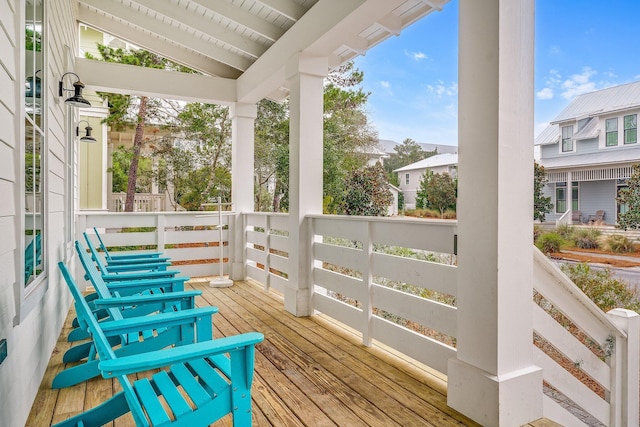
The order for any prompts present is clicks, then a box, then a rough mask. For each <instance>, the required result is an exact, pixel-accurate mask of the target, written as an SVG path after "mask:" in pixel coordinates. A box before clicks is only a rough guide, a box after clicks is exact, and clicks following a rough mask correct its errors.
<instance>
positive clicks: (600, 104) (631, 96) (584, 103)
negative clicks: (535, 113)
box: [551, 81, 640, 124]
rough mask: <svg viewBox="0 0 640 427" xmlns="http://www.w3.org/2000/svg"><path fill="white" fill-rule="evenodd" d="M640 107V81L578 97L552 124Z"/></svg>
mask: <svg viewBox="0 0 640 427" xmlns="http://www.w3.org/2000/svg"><path fill="white" fill-rule="evenodd" d="M636 107H640V81H639V82H633V83H627V84H624V85H620V86H613V87H610V88H607V89H601V90H597V91H595V92H590V93H585V94H583V95H579V96H577V97H576V98H575V99H574V100H573V101H571V103H570V104H569V105H568V106H567V107H566V108H565V109H564V110H562V112H561V113H560V114H558V116H556V118H555V119H553V121H552V122H551V124H557V123H560V122H564V121H569V120H576V119H581V118H584V117H588V116H597V115H600V114H603V113H608V112H615V111H622V110H626V109H630V108H636Z"/></svg>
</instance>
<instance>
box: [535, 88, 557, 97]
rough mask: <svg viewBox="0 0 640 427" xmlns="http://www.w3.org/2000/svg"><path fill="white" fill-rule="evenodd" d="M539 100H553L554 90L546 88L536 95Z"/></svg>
mask: <svg viewBox="0 0 640 427" xmlns="http://www.w3.org/2000/svg"><path fill="white" fill-rule="evenodd" d="M536 96H537V97H538V99H553V89H551V88H550V87H545V88H544V89H542V90H540V91H538V92H537V93H536Z"/></svg>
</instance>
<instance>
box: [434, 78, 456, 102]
mask: <svg viewBox="0 0 640 427" xmlns="http://www.w3.org/2000/svg"><path fill="white" fill-rule="evenodd" d="M427 92H429V93H431V94H433V95H435V96H436V98H442V97H443V96H456V95H457V94H458V83H457V82H451V83H449V84H448V85H446V84H445V82H443V81H442V80H438V81H437V82H435V83H434V84H429V85H427Z"/></svg>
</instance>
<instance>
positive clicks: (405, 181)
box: [404, 172, 411, 185]
mask: <svg viewBox="0 0 640 427" xmlns="http://www.w3.org/2000/svg"><path fill="white" fill-rule="evenodd" d="M410 175H411V174H410V173H408V172H407V173H405V174H404V183H405V185H409V176H410Z"/></svg>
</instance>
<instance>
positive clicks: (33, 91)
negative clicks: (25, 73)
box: [24, 70, 42, 98]
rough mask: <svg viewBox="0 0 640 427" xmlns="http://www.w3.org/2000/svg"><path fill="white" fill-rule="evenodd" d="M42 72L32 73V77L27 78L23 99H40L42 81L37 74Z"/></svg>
mask: <svg viewBox="0 0 640 427" xmlns="http://www.w3.org/2000/svg"><path fill="white" fill-rule="evenodd" d="M41 71H42V70H38V71H36V72H35V73H33V76H29V77H27V81H26V83H25V92H24V96H25V98H33V97H34V96H35V97H36V98H40V95H41V92H42V80H41V79H40V77H38V73H39V72H41Z"/></svg>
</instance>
